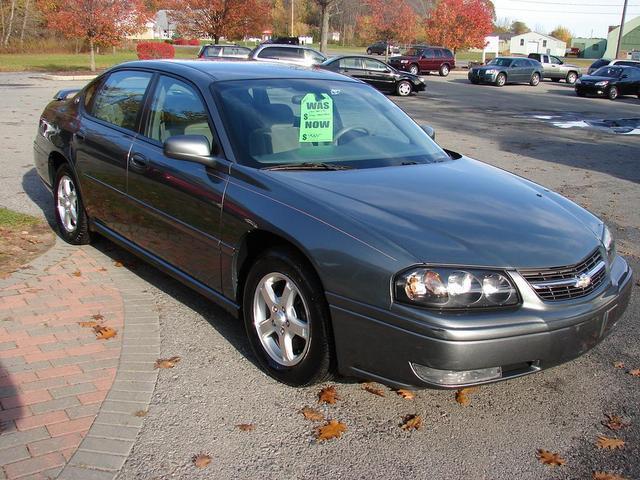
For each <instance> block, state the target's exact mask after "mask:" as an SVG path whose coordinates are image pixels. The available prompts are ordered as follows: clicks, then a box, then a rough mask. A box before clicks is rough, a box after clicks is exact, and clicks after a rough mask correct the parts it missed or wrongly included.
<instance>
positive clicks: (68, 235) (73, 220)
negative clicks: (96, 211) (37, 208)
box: [53, 163, 91, 245]
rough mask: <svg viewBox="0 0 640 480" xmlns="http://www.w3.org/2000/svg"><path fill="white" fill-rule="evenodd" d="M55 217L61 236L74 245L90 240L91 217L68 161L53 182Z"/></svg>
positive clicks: (58, 171)
mask: <svg viewBox="0 0 640 480" xmlns="http://www.w3.org/2000/svg"><path fill="white" fill-rule="evenodd" d="M53 192H54V196H55V219H56V225H57V226H58V231H59V232H60V236H61V237H62V238H63V240H64V241H65V242H67V243H70V244H72V245H86V244H88V243H89V242H90V240H91V238H90V234H89V219H88V217H87V213H86V211H85V209H84V205H83V203H82V197H81V196H80V191H79V190H78V185H77V183H76V180H75V177H74V175H73V172H72V171H71V168H70V167H69V165H67V164H66V163H65V164H63V165H61V166H60V168H58V170H57V172H56V177H55V181H54V183H53Z"/></svg>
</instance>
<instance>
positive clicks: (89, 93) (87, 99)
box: [84, 80, 100, 112]
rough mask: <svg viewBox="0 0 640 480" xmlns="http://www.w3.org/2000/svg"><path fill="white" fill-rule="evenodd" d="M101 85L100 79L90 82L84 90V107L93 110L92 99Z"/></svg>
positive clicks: (89, 110)
mask: <svg viewBox="0 0 640 480" xmlns="http://www.w3.org/2000/svg"><path fill="white" fill-rule="evenodd" d="M99 86H100V80H98V81H95V82H93V83H92V84H90V85H89V86H88V87H87V88H86V89H85V91H84V109H85V110H86V111H87V112H91V100H93V96H94V95H95V93H96V90H97V88H98V87H99Z"/></svg>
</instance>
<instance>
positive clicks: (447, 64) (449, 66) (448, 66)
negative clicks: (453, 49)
mask: <svg viewBox="0 0 640 480" xmlns="http://www.w3.org/2000/svg"><path fill="white" fill-rule="evenodd" d="M444 66H446V67H447V68H451V65H449V62H444V63H443V64H442V65H440V68H442V67H444Z"/></svg>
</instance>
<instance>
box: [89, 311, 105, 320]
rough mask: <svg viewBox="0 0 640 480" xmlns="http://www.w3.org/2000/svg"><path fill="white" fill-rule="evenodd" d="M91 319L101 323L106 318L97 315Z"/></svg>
mask: <svg viewBox="0 0 640 480" xmlns="http://www.w3.org/2000/svg"><path fill="white" fill-rule="evenodd" d="M91 319H92V320H94V321H96V322H101V321H102V320H104V316H103V315H102V314H101V313H96V314H95V315H91Z"/></svg>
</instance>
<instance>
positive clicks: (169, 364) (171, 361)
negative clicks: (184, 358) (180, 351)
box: [153, 357, 180, 368]
mask: <svg viewBox="0 0 640 480" xmlns="http://www.w3.org/2000/svg"><path fill="white" fill-rule="evenodd" d="M179 361H180V357H171V358H159V359H157V360H156V364H155V365H154V366H153V368H173V367H175V366H176V363H178V362H179Z"/></svg>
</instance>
